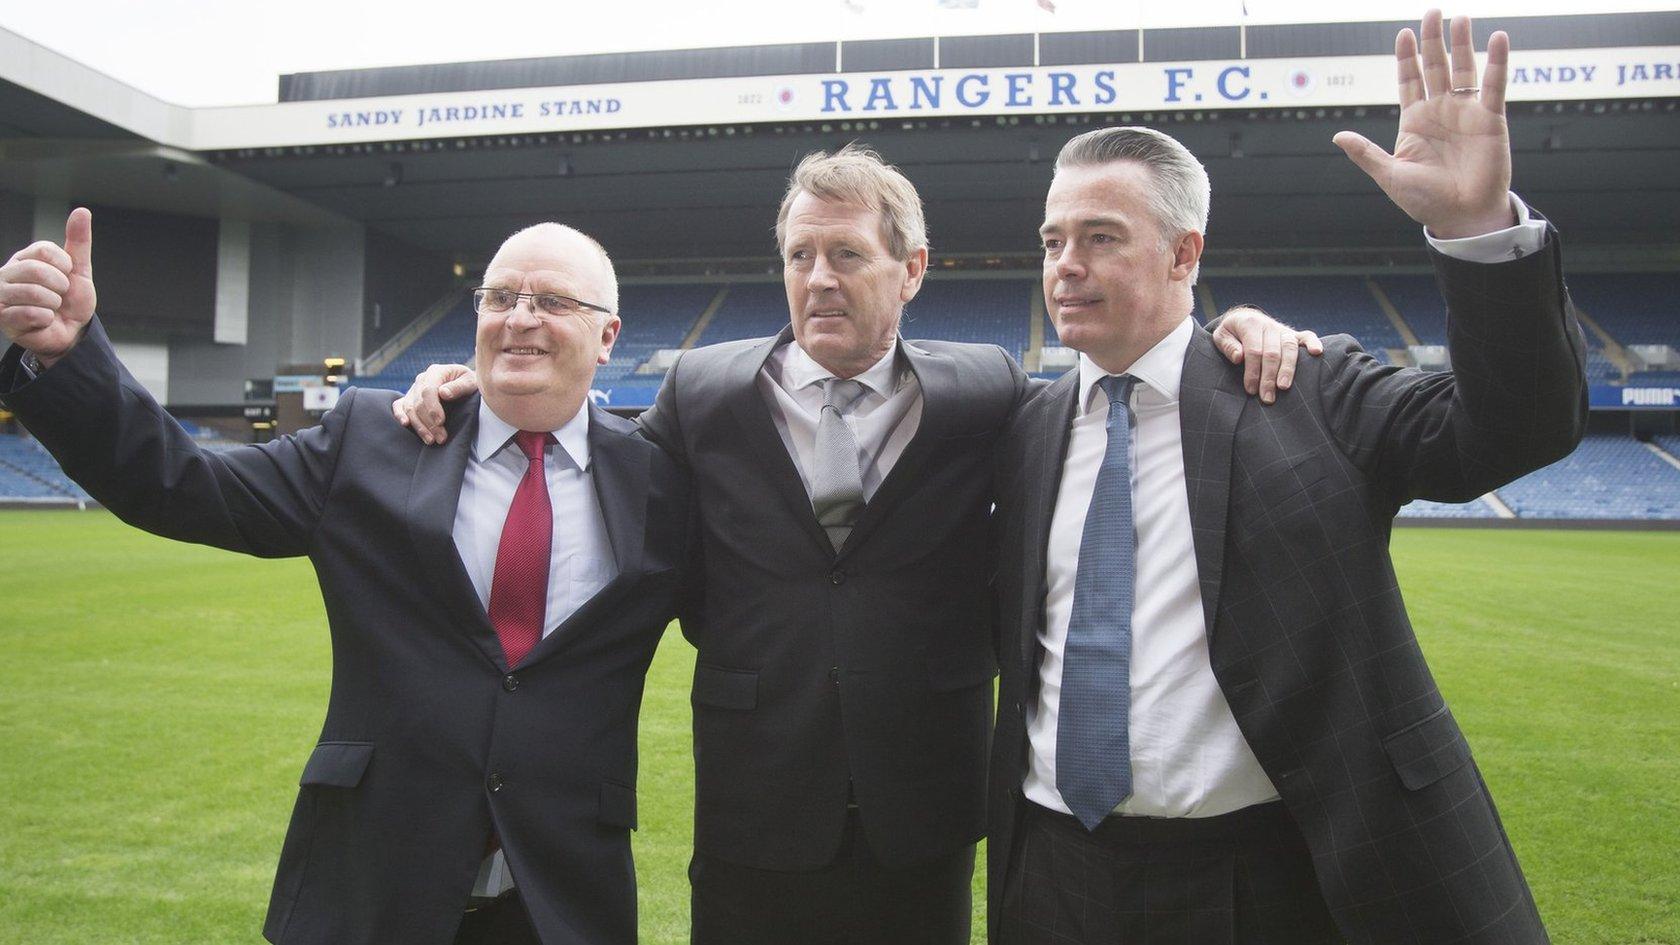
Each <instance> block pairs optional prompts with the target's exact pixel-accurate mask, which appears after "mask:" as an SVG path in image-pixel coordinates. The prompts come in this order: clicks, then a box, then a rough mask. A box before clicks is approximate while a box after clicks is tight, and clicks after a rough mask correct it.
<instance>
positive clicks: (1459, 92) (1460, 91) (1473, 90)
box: [1452, 86, 1481, 95]
mask: <svg viewBox="0 0 1680 945" xmlns="http://www.w3.org/2000/svg"><path fill="white" fill-rule="evenodd" d="M1480 91H1481V89H1479V88H1477V87H1475V86H1470V87H1469V88H1465V89H1453V90H1452V94H1454V95H1475V94H1476V93H1478V92H1480Z"/></svg>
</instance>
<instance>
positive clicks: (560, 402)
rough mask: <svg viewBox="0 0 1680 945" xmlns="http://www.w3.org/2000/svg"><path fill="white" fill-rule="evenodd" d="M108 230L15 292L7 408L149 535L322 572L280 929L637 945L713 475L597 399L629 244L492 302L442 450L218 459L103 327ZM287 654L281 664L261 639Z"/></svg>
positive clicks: (369, 417) (334, 439)
mask: <svg viewBox="0 0 1680 945" xmlns="http://www.w3.org/2000/svg"><path fill="white" fill-rule="evenodd" d="M94 302H95V294H94V284H93V272H92V219H91V215H90V214H89V213H88V212H87V211H86V210H81V209H78V210H76V211H74V212H73V213H72V214H71V216H70V220H69V222H68V224H67V225H66V227H65V242H64V245H63V246H62V247H60V246H57V245H54V244H52V243H47V242H42V243H36V244H34V245H33V246H30V247H28V248H27V249H24V250H22V251H20V252H19V253H17V254H16V255H14V256H13V257H12V259H11V260H10V261H9V262H8V263H7V264H6V265H5V266H4V267H0V329H3V330H4V331H5V333H6V336H7V337H8V338H9V339H11V340H12V341H13V342H15V345H14V346H13V347H12V349H11V350H10V351H8V352H7V353H6V355H5V357H4V360H0V402H3V403H4V404H5V406H6V407H7V408H8V409H10V410H12V411H14V412H15V413H17V415H18V416H19V418H20V419H22V421H23V423H24V424H25V425H26V426H27V427H28V428H29V429H30V431H31V432H33V433H34V434H35V435H36V436H37V437H39V438H40V439H41V442H42V443H44V444H46V446H47V447H48V449H50V450H51V451H52V452H53V454H54V455H55V456H57V457H58V459H59V461H60V462H61V463H62V464H63V466H64V469H65V470H66V471H67V472H68V473H69V474H70V475H71V476H72V477H73V478H75V479H76V480H77V481H78V482H79V483H81V484H82V485H83V486H84V487H85V488H86V489H87V490H88V492H90V493H91V494H92V495H93V496H94V497H95V498H97V499H98V500H99V501H100V502H101V503H103V504H104V505H105V506H107V507H108V508H110V509H111V510H112V511H114V512H115V513H116V514H117V515H118V516H119V517H121V518H122V519H123V520H124V521H127V522H129V523H130V524H133V525H135V526H138V527H140V528H143V529H145V530H147V531H150V532H154V533H156V534H159V535H163V536H166V537H170V538H176V539H180V540H183V541H193V542H199V543H203V544H208V545H214V546H216V547H220V548H226V549H228V550H232V551H240V552H244V553H247V554H252V555H258V556H262V557H284V556H303V555H307V556H308V557H309V558H310V559H311V561H312V563H313V564H314V566H315V570H316V572H317V574H318V575H319V578H320V583H321V594H322V597H323V598H324V599H325V602H326V609H327V614H328V620H329V623H330V627H331V632H332V636H333V657H334V659H333V685H332V698H331V702H330V703H329V705H328V708H327V717H326V723H325V725H324V727H323V730H322V733H321V738H320V743H319V745H318V746H317V747H316V748H315V750H314V752H313V754H312V755H311V756H310V758H309V761H308V764H307V765H306V766H305V767H304V771H303V777H302V779H301V788H300V791H299V794H298V800H297V806H296V808H295V810H294V813H293V815H292V823H291V828H290V829H289V830H288V832H287V835H286V841H285V845H284V847H283V849H282V850H281V854H280V864H279V867H278V870H277V873H276V876H275V883H274V894H273V898H272V899H271V901H270V904H269V911H268V920H267V923H266V925H265V927H264V929H263V934H264V935H265V936H266V937H267V938H268V939H269V940H270V941H272V942H276V943H285V945H293V943H298V945H302V943H322V945H327V943H340V942H352V941H353V942H402V943H405V945H448V943H450V942H454V943H458V945H467V943H485V945H489V943H496V945H521V943H539V942H540V943H543V945H600V943H609V945H611V943H616V945H627V943H632V942H634V941H635V940H636V885H635V873H634V867H633V865H632V863H631V857H630V839H629V831H630V830H631V829H632V828H634V827H635V824H636V789H635V784H636V715H637V710H638V708H639V706H640V703H641V696H642V684H643V677H644V675H645V672H646V669H647V666H648V663H649V661H650V660H651V659H652V657H653V652H654V649H655V647H656V646H657V645H658V642H659V638H660V636H661V634H662V633H663V631H664V629H665V626H666V624H667V623H668V622H669V620H670V617H671V614H672V612H673V610H674V607H675V595H676V589H677V587H678V584H679V571H678V568H679V566H680V565H681V563H682V562H683V560H684V557H683V555H684V550H685V523H686V522H687V520H688V499H687V489H688V485H687V480H686V478H685V477H684V476H683V475H681V474H680V473H679V471H678V470H677V468H676V466H675V465H674V464H673V463H672V462H671V461H670V460H669V459H667V458H666V456H665V454H664V453H662V452H661V451H659V450H658V449H657V448H655V447H654V446H652V445H651V444H649V443H647V442H646V441H644V440H642V439H641V438H640V437H638V436H636V435H635V433H634V431H635V427H634V426H633V425H632V424H630V423H628V422H626V421H623V420H620V419H618V418H616V417H613V416H612V415H610V414H608V413H605V412H603V411H600V410H598V409H596V408H595V407H593V406H592V405H590V404H589V402H588V391H589V387H590V383H591V381H592V380H593V378H594V373H595V367H596V365H598V364H604V363H605V362H606V360H607V357H608V355H609V353H610V352H611V350H612V346H613V342H614V340H615V339H616V338H617V336H618V331H619V325H620V322H619V318H618V316H617V315H616V314H614V311H615V310H616V308H617V303H618V287H617V282H616V280H615V278H614V275H613V269H612V264H611V262H610V261H609V260H608V259H607V256H606V254H605V253H604V252H603V251H602V250H601V248H600V246H599V245H598V244H596V243H595V241H594V240H591V239H590V238H589V237H587V236H584V235H583V234H582V233H579V232H577V231H575V230H572V229H569V228H567V227H563V226H560V225H558V224H552V223H546V224H540V225H538V226H535V227H532V228H530V229H528V230H524V231H521V232H519V233H516V234H514V235H513V236H512V237H510V238H509V239H508V240H507V242H505V243H503V244H502V247H501V249H500V250H499V251H498V252H497V253H496V256H495V258H494V259H493V260H492V261H491V263H490V268H489V270H488V271H487V272H486V274H485V285H484V287H483V288H481V289H480V290H479V291H478V292H477V293H476V294H475V302H476V304H477V308H478V316H479V317H478V330H477V355H476V362H477V366H478V369H479V378H480V381H481V384H482V396H480V397H473V398H468V399H465V400H462V401H461V402H460V403H459V404H457V405H454V406H453V408H452V409H451V411H450V415H449V418H448V421H447V429H448V431H449V433H450V434H452V438H451V440H450V442H449V444H448V445H446V446H444V447H442V448H437V449H432V448H427V447H425V446H422V445H421V444H420V443H419V442H418V441H417V440H416V439H415V438H414V437H413V436H411V435H410V434H409V433H408V432H407V431H406V430H404V429H403V428H402V427H400V426H398V425H397V424H396V422H395V421H393V420H392V418H391V411H390V403H391V400H392V395H390V394H388V393H385V392H381V391H373V390H351V391H348V392H346V393H345V395H344V396H343V397H342V398H341V399H340V401H339V403H338V406H337V407H336V408H335V409H334V410H333V411H332V412H330V413H329V414H327V416H326V417H325V418H324V419H323V422H322V424H321V425H320V426H318V427H314V428H312V429H308V430H304V431H302V432H301V433H299V434H297V435H296V436H287V437H282V438H280V439H277V440H275V441H273V442H271V443H267V444H264V445H262V446H248V447H242V448H239V449H235V450H231V451H228V452H223V453H210V452H206V451H204V450H201V449H200V448H199V447H198V446H197V445H196V444H195V443H194V442H193V440H192V439H191V438H190V437H189V436H187V435H186V434H185V433H184V432H183V431H182V430H181V428H180V426H178V425H177V424H176V423H175V422H174V420H172V419H171V418H170V417H169V415H168V414H166V413H164V411H163V410H162V408H160V407H159V406H158V405H157V403H156V402H154V401H153V400H152V398H151V397H150V396H149V395H148V394H147V393H146V391H145V390H144V389H143V388H142V387H141V386H140V385H139V384H138V383H136V382H135V380H134V379H133V377H131V376H130V375H129V373H128V372H127V371H126V370H125V369H124V368H123V366H122V365H121V364H120V363H118V361H117V359H116V357H115V355H114V354H113V353H112V350H111V345H110V342H109V340H108V339H107V338H106V335H105V331H104V329H103V328H102V327H101V326H100V324H99V321H98V320H97V319H95V318H94V317H93V313H94ZM258 645H259V646H260V643H259V644H258Z"/></svg>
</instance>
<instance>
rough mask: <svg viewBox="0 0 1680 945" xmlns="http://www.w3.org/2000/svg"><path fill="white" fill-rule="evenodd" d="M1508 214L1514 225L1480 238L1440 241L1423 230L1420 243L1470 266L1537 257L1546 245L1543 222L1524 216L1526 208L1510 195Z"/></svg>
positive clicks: (1515, 196)
mask: <svg viewBox="0 0 1680 945" xmlns="http://www.w3.org/2000/svg"><path fill="white" fill-rule="evenodd" d="M1510 197H1511V210H1512V212H1514V213H1515V214H1516V215H1517V224H1516V225H1515V226H1508V227H1506V228H1505V229H1503V230H1494V231H1493V232H1492V233H1483V234H1482V235H1480V236H1465V237H1461V238H1459V239H1452V240H1443V239H1436V238H1435V237H1434V236H1432V235H1430V233H1429V228H1428V227H1424V230H1423V236H1424V239H1427V240H1428V241H1429V245H1430V246H1433V247H1434V248H1435V251H1436V252H1438V253H1440V254H1441V255H1443V256H1451V257H1452V258H1454V259H1457V260H1459V261H1461V262H1473V263H1502V262H1511V261H1513V260H1517V259H1521V258H1523V257H1524V256H1527V255H1529V254H1530V253H1537V252H1539V251H1540V247H1542V246H1544V245H1546V221H1544V220H1537V219H1534V218H1532V217H1531V216H1530V215H1529V212H1528V204H1526V203H1523V201H1522V198H1520V197H1518V196H1517V195H1516V194H1511V195H1510Z"/></svg>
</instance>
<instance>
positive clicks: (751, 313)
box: [697, 282, 788, 345]
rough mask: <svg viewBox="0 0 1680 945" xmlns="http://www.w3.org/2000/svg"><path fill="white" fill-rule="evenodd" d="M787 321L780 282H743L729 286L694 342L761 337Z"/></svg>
mask: <svg viewBox="0 0 1680 945" xmlns="http://www.w3.org/2000/svg"><path fill="white" fill-rule="evenodd" d="M787 323H788V307H787V293H786V292H785V291H784V290H783V289H782V284H781V283H780V282H776V283H756V282H746V283H739V284H736V285H732V286H730V287H729V295H728V296H726V297H725V298H724V300H723V304H722V305H721V306H719V307H718V310H717V312H716V313H715V314H714V315H713V316H712V322H711V324H710V325H707V326H706V330H705V331H703V332H701V333H700V339H699V341H698V342H697V344H700V345H713V344H717V343H718V342H721V341H739V340H740V339H742V338H762V337H764V336H765V335H774V334H775V333H776V332H778V331H781V330H782V327H783V326H784V325H786V324H787Z"/></svg>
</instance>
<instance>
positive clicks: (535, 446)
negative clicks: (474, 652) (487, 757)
mask: <svg viewBox="0 0 1680 945" xmlns="http://www.w3.org/2000/svg"><path fill="white" fill-rule="evenodd" d="M513 438H514V441H515V442H517V443H518V444H519V449H520V450H521V451H523V452H524V453H525V459H526V460H527V461H528V465H526V467H525V478H523V479H521V480H519V488H518V489H516V490H514V493H513V504H512V505H510V506H508V514H507V521H506V522H505V523H503V525H502V543H501V544H500V545H499V546H498V547H497V549H496V574H495V577H494V578H492V579H491V582H490V624H491V626H493V627H495V628H496V638H497V639H499V640H501V641H502V653H503V654H505V655H506V656H507V663H508V669H512V668H514V667H515V666H518V665H519V661H520V660H522V659H524V658H525V655H526V654H527V653H530V652H531V648H532V647H534V646H536V645H537V641H538V640H539V639H541V638H542V631H543V615H544V612H545V611H547V609H548V563H549V547H550V544H551V543H552V542H553V540H554V512H553V509H552V507H551V506H550V505H549V502H548V478H547V477H546V476H545V475H544V474H543V446H544V444H547V443H550V442H553V440H554V437H553V436H552V435H551V434H548V433H531V432H529V431H527V430H520V431H519V432H518V433H515V434H514V435H513Z"/></svg>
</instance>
